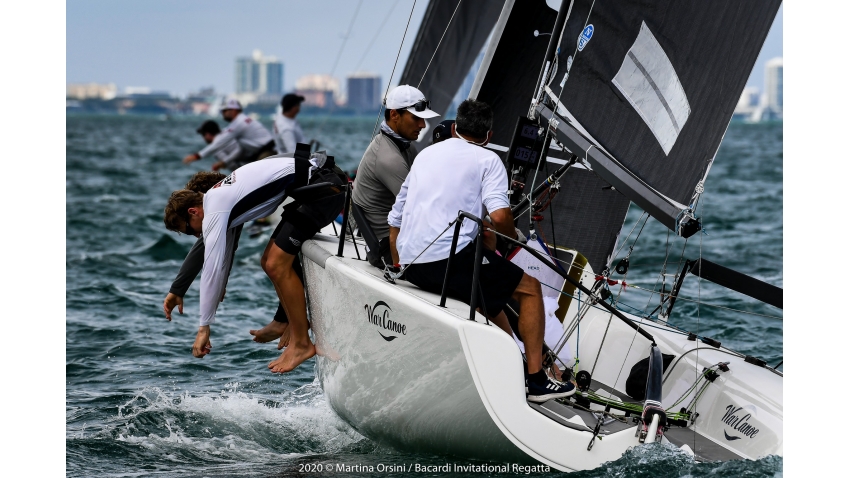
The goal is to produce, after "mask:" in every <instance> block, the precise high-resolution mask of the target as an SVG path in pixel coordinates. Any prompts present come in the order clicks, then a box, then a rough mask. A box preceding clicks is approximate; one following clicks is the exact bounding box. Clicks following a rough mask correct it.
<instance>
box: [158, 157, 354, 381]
mask: <svg viewBox="0 0 850 478" xmlns="http://www.w3.org/2000/svg"><path fill="white" fill-rule="evenodd" d="M308 152H309V147H308V146H307V145H299V146H298V150H297V151H296V153H295V157H294V158H291V157H290V158H287V157H271V158H267V159H266V160H264V161H257V162H253V163H251V164H247V165H245V166H243V167H241V168H239V170H238V171H235V172H233V173H232V174H231V175H230V176H228V177H226V178H225V179H222V180H221V181H220V182H219V183H217V184H216V185H215V186H213V188H212V189H210V190H209V191H207V193H206V194H204V193H199V192H196V191H189V190H185V189H183V190H179V191H175V192H173V193H172V194H171V198H169V200H168V204H167V205H166V207H165V218H164V220H165V226H166V227H167V228H168V229H169V230H172V231H177V232H183V233H186V234H191V235H193V236H195V237H200V236H201V235H203V238H204V263H203V269H202V274H201V294H200V296H201V297H200V302H201V306H200V309H201V320H200V327H199V328H198V334H197V337H196V338H195V343H194V345H193V346H192V355H194V356H195V357H198V358H203V357H204V356H205V355H207V354H209V353H210V352H211V350H212V344H211V342H210V324H212V323H214V322H215V314H216V309H217V308H218V304H219V302H220V301H221V300H222V299H223V297H224V290H225V286H226V285H227V278H228V277H229V275H230V265H231V264H232V259H233V253H234V251H235V248H236V240H237V233H238V230H239V227H240V226H241V225H242V224H244V223H245V222H247V221H251V220H253V219H257V218H259V217H265V216H268V215H269V214H271V213H272V212H273V211H274V210H275V209H276V208H277V207H278V206H280V204H281V203H283V201H284V199H286V197H287V196H289V195H292V193H293V191H294V190H296V189H298V188H301V187H302V186H306V185H307V184H308V182H309V183H314V184H316V183H317V182H322V183H329V184H327V185H326V187H324V188H322V187H319V188H318V191H313V192H312V193H313V194H311V196H310V198H306V197H299V196H295V199H296V202H295V203H293V204H294V205H295V206H296V207H294V208H292V207H290V208H288V209H287V211H286V212H285V213H284V217H283V219H282V220H281V222H280V225H278V227H277V229H276V230H275V233H273V234H272V238H271V239H270V240H269V243H268V245H267V246H266V250H265V252H263V256H262V259H261V260H260V263H261V266H262V267H263V270H264V271H265V272H266V274H267V275H268V276H269V279H271V281H272V283H273V284H274V288H275V291H276V292H277V295H278V298H279V299H280V303H281V304H283V307H284V309H286V316H287V317H288V319H289V326H288V327H289V331H290V341H289V346H288V347H287V348H286V350H285V351H284V352H283V354H282V355H281V356H280V357H279V358H278V359H277V360H275V361H273V362H271V363H270V364H269V368H270V369H271V371H272V372H280V373H283V372H289V371H291V370H293V369H294V368H295V367H297V366H298V365H300V364H301V363H303V362H304V361H305V360H307V359H309V358H310V357H312V356H313V355H315V354H316V348H315V347H314V346H313V344H312V343H311V342H310V337H309V336H308V335H307V329H308V328H309V324H308V322H307V305H306V301H305V298H304V286H303V285H302V283H301V280H300V278H299V277H298V275H297V273H296V272H295V270H294V268H293V264H294V262H295V261H296V260H297V254H298V252H299V251H300V249H301V244H302V243H303V242H304V241H306V240H308V239H310V238H311V237H313V235H315V234H316V232H318V231H319V230H320V229H321V228H322V227H324V226H326V225H327V224H329V223H330V222H331V221H333V220H334V219H335V218H336V217H337V215H338V214H339V212H340V210H341V209H342V206H343V200H344V195H343V193H342V192H343V188H342V187H341V185H342V184H343V181H344V179H343V178H342V177H340V175H339V173H338V172H336V171H338V168H334V170H330V169H329V167H330V166H332V165H331V164H326V163H329V162H328V161H326V157H325V156H324V155H315V156H314V157H313V158H310V159H308V154H309V153H308ZM317 180H320V181H317ZM269 328H277V330H278V332H279V333H277V336H278V337H279V336H280V335H282V334H283V329H284V328H285V326H284V327H280V326H278V325H277V324H275V321H272V323H270V324H269V325H267V326H266V329H269ZM262 332H263V330H261V331H260V333H262Z"/></svg>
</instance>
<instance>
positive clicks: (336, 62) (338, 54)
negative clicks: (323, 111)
mask: <svg viewBox="0 0 850 478" xmlns="http://www.w3.org/2000/svg"><path fill="white" fill-rule="evenodd" d="M362 5H363V0H360V1H359V2H357V8H355V9H354V15H352V16H351V21H350V22H349V23H348V31H346V32H345V37H344V38H343V40H342V45H340V46H339V51H337V52H336V59H335V60H334V66H333V67H331V72H330V74H329V75H328V76H329V77H331V78H333V76H334V73H336V67H337V65H339V59H340V58H341V57H342V51H343V50H345V45H346V44H347V43H348V39H349V38H350V37H351V29H352V28H354V20H356V19H357V14H358V13H359V12H360V7H361V6H362ZM335 104H336V102H335V101H331V105H330V108H329V111H328V114H327V115H326V116H325V118H324V119H323V120H322V122H321V123H320V124H319V127H318V132H317V133H316V135H317V136H321V134H322V132H323V131H324V129H325V123H327V121H328V116H330V112H331V111H333V107H334V106H335Z"/></svg>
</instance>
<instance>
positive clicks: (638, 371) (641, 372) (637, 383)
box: [626, 354, 676, 400]
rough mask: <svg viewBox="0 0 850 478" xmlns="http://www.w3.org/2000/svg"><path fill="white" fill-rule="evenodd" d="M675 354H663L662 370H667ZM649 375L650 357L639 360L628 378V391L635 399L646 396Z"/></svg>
mask: <svg viewBox="0 0 850 478" xmlns="http://www.w3.org/2000/svg"><path fill="white" fill-rule="evenodd" d="M674 358H676V356H675V355H668V354H661V362H662V364H663V367H662V371H666V370H667V366H668V365H670V362H672V361H673V359H674ZM648 375H649V357H647V358H645V359H643V360H639V361H638V363H636V364H634V365H633V366H632V370H631V372H629V378H627V379H626V393H627V394H628V395H629V396H630V397H632V398H634V399H635V400H643V399H645V398H646V377H647V376H648Z"/></svg>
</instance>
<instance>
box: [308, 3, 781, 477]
mask: <svg viewBox="0 0 850 478" xmlns="http://www.w3.org/2000/svg"><path fill="white" fill-rule="evenodd" d="M549 3H552V2H549ZM494 5H496V6H494ZM779 6H780V2H779V1H763V2H736V1H717V2H670V1H657V2H627V1H620V0H617V1H611V0H608V1H604V0H595V1H594V0H572V1H571V0H565V1H563V2H562V3H560V4H559V5H553V6H550V5H549V4H547V2H545V1H543V0H524V1H522V2H519V1H514V0H508V1H506V2H504V4H497V3H496V2H488V3H486V4H482V3H473V2H462V1H461V2H456V1H454V0H432V1H431V3H430V4H429V6H428V9H427V11H426V13H425V17H424V19H423V22H422V27H421V28H420V30H419V32H418V34H417V37H416V41H415V45H414V48H413V51H412V53H411V58H410V60H408V63H407V65H406V67H405V70H404V73H403V75H402V80H401V82H402V83H405V82H409V83H411V84H416V82H417V81H419V80H420V79H422V77H424V81H422V82H421V86H420V88H421V89H422V90H423V91H424V92H425V94H426V95H427V96H429V97H430V98H432V105H433V106H432V107H433V108H434V109H437V108H443V109H445V108H446V107H448V105H449V102H450V100H451V97H452V96H453V92H454V91H456V88H457V87H458V86H459V85H460V82H461V81H462V76H463V75H464V73H465V72H466V71H467V70H468V69H469V68H470V66H471V65H472V62H473V60H474V58H475V56H476V55H477V54H478V52H479V51H480V50H481V48H482V47H483V46H484V44H485V41H486V40H487V38H488V37H489V42H488V43H487V47H486V51H485V55H484V59H483V61H482V63H481V66H480V68H479V70H478V73H477V76H476V79H475V82H474V84H473V87H472V91H471V93H470V95H469V96H470V98H476V99H478V100H482V101H486V102H487V103H488V104H490V105H491V106H492V107H493V109H494V114H495V121H494V135H493V140H492V141H491V144H490V145H488V147H491V148H492V149H493V150H495V151H497V153H499V154H500V155H501V156H502V157H503V158H504V160H505V165H506V171H507V172H508V174H509V177H510V188H511V199H512V205H513V208H514V212H515V218H517V219H518V226H519V227H520V228H522V229H524V230H525V232H526V233H527V236H528V237H529V238H530V240H529V243H528V244H527V245H522V246H521V247H520V248H519V250H520V252H519V253H518V255H517V257H515V258H514V260H515V262H517V263H518V264H522V265H523V266H524V267H526V271H527V272H528V273H530V274H532V275H535V277H538V278H539V279H540V280H541V282H542V283H544V285H546V286H547V287H544V290H545V291H547V292H546V294H547V296H548V298H549V299H548V300H547V305H551V307H549V309H551V310H547V313H549V315H550V318H551V317H555V318H556V319H555V320H557V325H558V327H559V328H560V334H559V336H558V337H557V339H556V340H550V339H549V335H548V334H547V345H548V347H549V349H551V350H552V351H553V354H560V353H561V352H563V351H565V350H567V351H575V352H578V351H581V357H582V358H581V361H580V362H575V363H569V362H568V363H562V365H563V367H562V368H566V369H572V370H573V371H574V372H575V374H574V379H575V381H576V383H577V386H578V390H579V391H578V392H577V393H576V394H575V395H574V396H572V397H568V398H566V399H558V400H550V401H548V402H544V403H531V402H528V401H527V400H526V395H525V388H524V377H523V368H524V363H523V354H522V352H521V350H520V349H519V348H518V346H517V343H516V342H515V341H514V339H513V338H511V337H509V336H508V334H506V333H505V332H504V331H502V330H501V329H499V328H498V327H495V326H494V325H493V324H491V323H490V322H489V321H488V320H487V318H486V317H484V316H482V315H481V314H479V313H477V312H476V311H475V309H474V304H473V305H472V306H470V305H468V304H465V303H462V302H459V301H456V300H453V299H452V298H447V297H445V296H440V295H437V294H432V293H429V292H426V291H423V290H420V289H418V288H417V287H415V286H413V285H412V284H409V283H407V282H406V281H404V280H402V279H400V278H399V277H398V276H397V275H395V274H393V273H392V272H390V271H389V270H386V271H381V270H379V269H377V268H374V267H372V266H370V265H369V263H368V262H366V261H365V260H364V259H365V254H366V250H367V248H368V247H369V246H370V244H371V245H372V247H374V238H370V234H369V231H368V227H366V226H364V224H363V222H362V221H355V222H357V225H358V226H359V229H360V231H359V233H357V232H355V230H354V228H353V227H352V226H351V225H350V224H351V222H352V221H349V219H348V217H347V216H348V214H349V213H348V211H349V208H346V210H345V215H346V218H345V219H344V220H343V225H345V226H347V227H346V228H345V229H346V230H345V231H343V230H342V229H340V230H335V229H331V228H327V229H325V230H324V231H323V232H322V233H320V234H318V235H316V236H315V238H314V239H312V240H310V241H306V242H305V243H304V244H303V248H302V254H303V264H304V280H305V286H306V287H305V288H306V292H307V301H308V308H309V312H310V317H311V324H312V330H313V334H314V340H315V343H316V348H317V353H318V355H317V359H316V370H317V375H318V377H319V380H320V381H321V384H322V387H323V389H324V392H325V395H326V397H327V399H328V402H329V404H330V406H331V408H332V409H333V410H334V411H335V412H336V413H337V414H338V415H339V416H340V417H341V418H342V419H343V420H345V421H346V422H348V423H349V424H350V425H351V426H352V427H354V428H355V429H356V430H357V431H359V432H360V433H362V434H363V435H365V436H367V437H369V438H370V439H372V440H374V441H377V442H379V443H386V444H390V445H391V446H393V447H396V448H400V449H405V450H411V451H417V452H430V453H437V454H446V455H454V456H461V457H473V458H480V459H485V460H493V461H498V462H500V463H504V462H513V463H542V464H545V465H548V466H551V467H553V468H554V469H558V470H563V471H576V470H587V469H592V468H596V467H598V466H600V465H601V464H602V463H604V462H607V461H612V460H616V459H617V458H619V457H621V456H622V455H623V454H624V453H625V452H626V451H627V450H629V449H630V448H632V447H635V446H642V445H644V444H648V443H656V442H663V443H669V444H671V445H672V446H675V447H679V448H680V449H682V450H683V451H684V452H687V453H690V454H693V455H694V457H695V459H697V460H706V461H713V460H734V459H758V458H760V457H764V456H767V455H779V456H781V455H782V454H783V433H782V428H783V381H782V378H783V374H782V372H781V371H779V370H777V369H776V368H777V367H771V366H769V365H768V364H766V363H765V362H764V361H763V360H761V359H759V358H757V357H751V356H747V355H744V354H741V353H738V352H736V351H734V350H731V349H729V348H727V347H725V346H723V345H722V344H721V343H720V342H718V341H717V340H714V339H712V338H711V337H705V336H701V335H700V334H698V333H694V332H690V331H687V330H683V329H681V328H679V327H677V326H676V325H675V323H676V313H677V311H678V310H679V309H675V308H674V305H675V303H676V299H677V297H678V291H679V289H680V287H681V285H682V283H683V281H685V280H686V278H687V277H689V276H690V275H697V276H699V277H701V278H702V279H704V280H712V281H714V282H717V283H718V284H721V285H723V286H725V287H729V288H731V289H733V290H736V291H738V292H740V293H743V294H746V295H749V296H750V297H754V298H756V299H759V300H762V301H764V302H766V303H768V304H771V305H773V306H775V307H778V308H781V307H782V290H781V289H779V288H777V287H774V286H772V285H770V284H766V283H764V282H762V281H759V280H757V279H755V278H752V277H749V276H747V275H745V274H742V273H740V272H736V271H733V270H731V269H728V268H726V267H723V266H722V265H720V264H717V263H714V262H712V261H710V260H708V259H707V258H703V257H696V258H694V259H693V260H688V261H685V262H683V263H682V264H680V265H679V268H678V270H677V271H676V275H675V280H674V284H673V287H672V290H669V291H662V293H663V294H664V295H663V297H664V300H663V302H662V303H661V304H660V305H659V307H658V308H657V309H658V310H657V311H654V312H653V313H652V314H642V315H641V314H634V313H629V312H626V311H624V310H621V308H620V307H618V302H617V297H616V294H615V293H613V292H612V291H613V290H614V289H612V288H611V287H613V286H615V285H616V284H618V283H620V282H622V281H623V277H625V274H627V271H628V256H626V257H624V258H621V259H620V260H619V261H618V262H616V264H615V263H614V262H615V259H616V257H615V250H617V248H618V245H620V240H621V239H620V238H619V233H620V230H621V229H622V227H623V224H624V221H625V218H626V214H627V211H628V208H629V205H630V204H631V203H634V204H636V205H638V206H640V208H641V209H642V210H643V211H645V212H646V214H648V215H649V216H651V217H652V218H653V219H654V220H657V221H658V222H660V223H661V224H663V225H664V226H665V227H667V228H668V229H670V231H671V233H673V234H676V235H678V236H680V237H684V238H687V237H692V236H694V235H695V234H700V233H701V232H700V230H701V229H702V225H701V222H700V219H699V215H698V206H699V198H700V195H701V194H702V193H703V191H704V185H705V181H706V180H707V177H708V173H709V170H710V168H711V164H712V162H713V160H714V156H715V154H716V152H717V149H718V147H719V145H720V142H721V140H722V139H723V136H724V133H725V131H726V128H727V126H728V123H729V120H730V118H731V116H732V112H733V110H734V107H735V104H736V102H737V100H738V96H739V95H740V93H741V91H742V89H743V87H744V86H745V82H746V80H747V77H748V74H749V72H750V71H751V69H752V66H753V64H754V63H755V60H756V57H757V55H758V53H759V50H760V48H761V45H762V43H763V42H764V40H765V37H766V36H767V33H768V30H769V28H770V25H771V23H772V21H773V18H774V17H775V15H776V12H777V10H778V8H779ZM553 7H554V8H553ZM427 65H432V66H430V68H431V69H430V70H429V67H428V66H427ZM435 66H436V68H435ZM426 72H428V76H425V73H426ZM453 88H454V89H453ZM544 166H546V167H547V168H549V170H555V172H554V173H552V174H545V173H541V172H540V171H542V170H544ZM547 208H548V209H547ZM352 210H353V212H354V219H355V220H356V219H357V214H356V213H357V211H356V207H355V208H353V209H352ZM544 210H545V213H546V214H547V215H548V216H549V219H548V220H547V222H546V223H547V226H548V225H549V223H551V230H552V231H553V232H552V233H551V234H550V235H548V236H545V237H544V235H543V234H542V230H541V231H539V232H540V234H538V230H539V228H537V225H538V224H539V222H540V221H541V219H540V217H541V216H542V215H543V213H544ZM461 220H472V221H479V219H478V218H475V217H471V216H468V215H467V216H462V215H461V216H459V218H458V221H461ZM479 230H480V228H479ZM547 230H548V228H547ZM621 248H622V247H621ZM670 267H674V265H673V264H671V265H670ZM618 274H619V275H618ZM473 286H474V285H473ZM472 296H473V297H475V294H474V293H473V294H472ZM567 355H569V354H567ZM575 355H577V354H575ZM557 357H558V360H561V361H562V362H563V361H564V358H562V357H564V354H560V355H557ZM567 360H568V359H567Z"/></svg>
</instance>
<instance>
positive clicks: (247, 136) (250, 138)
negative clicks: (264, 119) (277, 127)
mask: <svg viewBox="0 0 850 478" xmlns="http://www.w3.org/2000/svg"><path fill="white" fill-rule="evenodd" d="M215 138H216V139H215V140H214V141H213V142H212V143H210V144H209V145H207V147H206V148H204V149H202V150H200V151H199V152H198V155H200V156H201V157H202V158H204V157H207V156H211V155H214V154H216V153H218V152H219V151H221V149H222V148H224V147H225V146H226V145H227V144H228V143H229V142H230V140H233V139H235V140H236V141H237V142H238V143H239V146H240V147H241V148H242V152H243V154H245V155H250V154H253V153H255V152H257V151H258V150H259V149H260V148H262V147H263V146H265V145H266V144H268V143H269V141H272V140H273V139H274V138H273V137H272V134H271V133H269V130H267V129H266V127H265V126H263V125H262V124H260V122H259V121H254V120H253V119H251V118H250V117H248V116H246V115H245V113H239V114H238V115H237V116H236V118H233V121H231V122H230V125H228V127H227V128H225V130H224V131H222V132H221V133H219V134H217V135H216V137H215ZM219 138H220V139H219Z"/></svg>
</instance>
